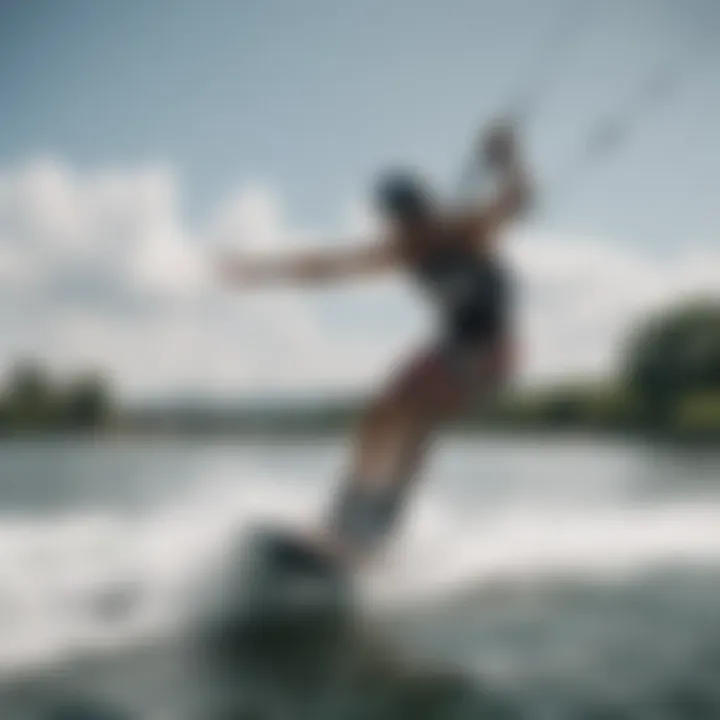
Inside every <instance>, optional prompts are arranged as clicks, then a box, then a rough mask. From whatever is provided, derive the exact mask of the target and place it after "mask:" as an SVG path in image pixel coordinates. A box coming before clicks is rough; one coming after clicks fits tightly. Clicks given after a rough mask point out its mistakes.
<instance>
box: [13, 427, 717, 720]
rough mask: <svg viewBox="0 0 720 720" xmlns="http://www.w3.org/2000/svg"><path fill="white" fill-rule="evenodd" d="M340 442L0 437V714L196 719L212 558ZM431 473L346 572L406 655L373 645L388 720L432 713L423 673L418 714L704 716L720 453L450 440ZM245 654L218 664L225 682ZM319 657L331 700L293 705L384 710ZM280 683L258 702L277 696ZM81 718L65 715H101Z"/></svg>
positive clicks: (298, 489)
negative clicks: (389, 658)
mask: <svg viewBox="0 0 720 720" xmlns="http://www.w3.org/2000/svg"><path fill="white" fill-rule="evenodd" d="M345 451H346V448H345V446H344V444H343V443H341V442H339V441H336V440H317V441H302V442H289V441H276V442H270V441H265V442H260V441H254V442H249V441H248V442H217V443H209V442H178V441H164V442H156V443H142V442H138V443H133V444H127V443H118V444H116V443H112V442H109V441H107V442H100V443H93V442H89V441H88V442H75V441H57V442H22V443H21V442H18V443H5V444H3V445H2V446H0V639H1V642H0V679H1V681H0V717H2V718H6V717H7V718H11V719H13V720H14V719H15V718H17V719H18V720H24V718H29V719H30V720H33V719H34V718H37V719H38V720H41V719H43V718H46V717H47V718H51V717H55V716H57V715H55V716H54V715H53V714H52V713H53V712H55V713H57V712H58V708H59V707H61V706H62V703H63V702H66V701H67V702H70V701H72V702H80V701H79V700H78V698H81V700H82V702H83V703H85V702H90V703H91V704H92V703H95V702H97V703H100V707H106V706H108V704H109V707H111V708H112V709H113V712H118V711H119V710H121V709H123V710H124V711H126V712H127V713H128V717H134V718H181V717H186V716H187V717H190V715H191V711H190V710H189V709H188V708H190V706H192V705H193V704H194V706H195V708H197V707H198V703H201V701H200V698H201V697H203V698H204V697H206V696H209V695H213V696H216V695H217V694H218V692H219V691H217V687H218V685H217V683H216V684H215V685H213V683H212V682H211V680H209V679H208V677H207V673H205V675H204V676H203V678H202V679H200V678H199V676H193V678H192V679H188V674H187V673H188V671H187V668H186V667H185V666H183V669H182V671H181V670H179V669H178V667H177V665H178V663H177V662H176V661H177V659H178V658H179V657H180V654H181V653H180V651H179V650H178V649H177V648H178V647H179V645H178V643H179V638H181V637H183V636H184V633H185V631H186V628H187V623H188V617H189V613H190V611H191V609H192V608H193V607H195V605H196V604H197V602H198V599H199V598H201V597H203V596H204V594H205V593H206V592H207V591H208V590H209V581H208V577H210V576H209V574H208V569H209V568H211V567H214V563H215V562H216V561H217V560H218V559H221V558H223V557H224V556H225V553H226V551H227V548H228V546H229V545H230V544H231V543H232V542H233V541H234V540H235V539H236V538H237V536H238V532H239V531H240V530H241V529H242V528H243V527H246V526H247V525H248V523H250V522H252V521H254V520H255V519H257V518H258V517H273V518H279V519H282V520H283V521H284V522H289V523H295V524H307V523H309V522H311V521H312V519H313V517H315V516H317V514H318V513H319V512H321V510H322V508H323V507H324V503H325V502H326V500H327V495H328V493H329V492H330V490H331V489H332V487H333V483H334V481H335V478H336V477H337V476H338V475H339V473H340V471H341V469H342V467H343V463H344V460H345ZM425 475H426V476H425V477H424V478H423V482H422V483H421V484H420V486H419V487H418V491H417V493H416V496H415V497H414V499H413V504H412V506H411V507H410V508H408V511H407V514H406V517H405V520H404V524H403V529H402V533H401V535H400V536H399V537H398V541H397V543H396V545H395V546H394V548H393V551H392V552H391V553H390V554H389V555H388V557H387V558H385V559H384V561H383V562H382V563H381V564H380V565H379V566H378V567H377V568H375V569H374V570H373V572H372V573H371V574H369V576H368V577H366V578H364V580H363V598H364V609H365V613H366V615H367V618H369V621H370V627H371V628H372V633H371V634H372V635H373V637H377V636H379V637H381V638H382V640H383V643H385V645H386V646H387V648H388V650H387V652H388V653H389V654H390V655H392V654H393V653H401V654H402V655H403V656H404V657H407V658H409V659H410V662H411V668H412V671H411V672H409V673H408V672H407V671H403V673H400V672H399V671H398V670H396V669H395V670H393V669H392V668H393V667H395V666H392V665H391V666H390V668H389V669H388V668H387V667H386V666H385V665H383V664H382V663H379V662H378V661H376V660H372V661H367V663H366V664H367V667H370V668H372V669H373V671H374V673H375V675H377V676H378V677H381V676H382V677H383V678H384V679H383V683H385V684H384V685H383V689H382V691H381V690H380V689H378V690H377V693H376V694H377V696H378V697H380V696H382V697H384V698H385V700H384V702H386V704H387V703H389V706H388V707H389V709H387V708H386V711H387V712H388V713H389V716H390V717H401V716H402V717H404V716H405V715H402V714H401V712H400V704H402V703H405V704H404V705H402V707H403V708H405V707H406V706H407V707H410V705H412V703H413V702H415V703H420V705H421V706H422V708H423V709H424V712H426V713H429V712H430V709H429V708H430V707H431V705H432V702H430V701H429V700H427V698H426V695H423V693H425V694H427V692H430V691H429V690H428V688H431V687H435V686H433V684H432V683H433V682H434V683H436V684H438V683H439V685H438V687H439V688H440V689H437V692H436V695H437V697H442V698H445V699H443V700H442V702H446V700H447V702H450V700H448V699H447V698H450V699H451V700H452V702H453V703H454V705H453V707H454V708H455V709H454V710H453V711H452V712H453V713H456V714H455V715H451V714H449V712H450V711H447V710H442V709H441V710H438V711H437V714H435V715H430V714H426V715H425V716H423V717H462V718H464V717H498V718H499V717H527V718H530V719H531V720H535V719H538V720H540V719H541V718H553V719H554V718H566V717H567V718H574V717H580V718H585V717H632V718H644V717H647V718H690V719H692V718H704V717H712V718H717V717H720V690H719V689H718V688H717V687H716V686H718V685H719V683H718V682H717V678H718V677H720V603H718V602H717V598H718V594H719V591H720V572H718V570H720V451H713V450H705V451H702V452H700V451H697V450H696V451H692V452H691V451H681V450H677V449H676V450H671V449H659V448H654V447H650V446H642V445H637V444H635V445H633V444H623V443H610V442H605V441H598V440H590V439H588V440H578V439H574V440H568V439H563V440H559V439H548V438H525V439H517V438H514V439H501V438H493V439H478V438H467V437H466V438H461V437H456V438H452V439H450V440H449V441H448V442H446V443H444V444H443V446H442V448H441V449H439V450H438V453H437V454H436V456H435V459H434V461H433V463H432V465H431V467H429V468H428V469H427V471H426V473H425ZM368 632H369V631H363V634H362V642H363V643H365V642H366V641H367V640H368V637H369V635H368ZM357 647H358V645H357V643H356V644H354V645H352V649H351V650H350V651H348V653H349V655H350V656H352V657H354V658H355V660H356V661H357V658H358V657H360V655H359V651H358V650H357ZM183 648H184V649H183V652H184V656H187V654H188V653H187V648H186V647H185V646H183ZM363 657H364V656H363ZM338 658H339V656H338V655H336V656H334V661H333V663H332V668H331V673H330V674H331V676H332V677H333V678H335V677H336V675H335V674H333V673H336V671H337V666H338V662H337V661H338ZM303 662H304V664H305V666H306V667H305V668H304V669H305V670H307V666H308V665H312V663H309V662H308V660H307V658H305V660H304V661H303ZM318 662H319V661H318ZM357 662H358V663H359V662H360V661H357ZM363 662H366V661H364V660H363ZM356 664H357V663H356ZM315 667H316V668H319V667H320V665H315ZM381 667H382V668H384V669H383V670H382V671H381V670H380V668H381ZM421 668H431V670H427V672H430V673H431V674H430V675H429V677H430V678H433V680H432V681H430V680H428V676H427V674H426V675H423V674H422V673H423V672H425V670H422V671H421ZM440 669H442V670H443V672H444V673H446V676H447V678H449V679H444V680H440V679H439V678H440V677H441V676H440V675H439V674H438V673H439V672H440ZM246 670H247V665H244V666H243V669H242V670H241V669H240V666H236V667H235V668H234V670H233V671H232V672H231V675H232V678H231V680H232V682H231V683H230V686H231V687H232V693H231V694H232V695H233V696H235V695H238V696H239V695H240V694H242V692H246V691H241V690H239V689H238V688H239V684H240V679H241V677H240V676H241V675H242V674H243V673H246ZM223 672H226V673H227V671H226V670H225V671H223ZM353 672H355V671H353ZM358 672H359V671H358ZM182 673H184V674H182ZM323 673H324V677H325V680H326V683H325V685H326V686H330V688H331V690H332V691H333V692H332V693H331V695H333V697H335V698H336V701H334V702H336V704H335V705H334V706H333V707H334V710H332V711H330V710H328V709H327V707H328V706H327V702H326V703H325V705H324V706H323V707H324V708H325V709H319V708H320V705H318V704H317V702H316V704H315V705H313V706H312V708H311V709H308V708H310V706H308V707H307V708H306V709H305V710H304V711H303V712H305V713H306V714H305V715H303V717H318V718H320V717H333V718H334V717H337V718H342V717H345V716H347V717H351V715H350V714H347V713H349V712H350V710H347V708H348V707H351V708H352V710H353V711H354V712H357V713H359V714H358V715H357V717H381V716H382V714H381V711H380V710H378V709H377V708H376V709H375V710H373V711H371V710H367V713H366V715H362V712H363V711H362V708H361V705H362V703H364V702H367V701H369V700H368V699H369V698H371V697H372V696H373V693H372V692H368V691H367V688H366V689H365V690H364V691H363V693H362V702H361V701H360V700H358V699H357V698H355V699H354V700H352V702H351V700H350V698H353V697H355V696H353V695H352V688H351V687H350V685H348V684H347V683H346V685H344V686H343V688H344V689H341V688H340V685H339V684H338V683H339V681H338V682H335V680H333V682H329V681H327V678H328V677H330V675H328V673H327V672H325V671H323ZM323 673H318V674H321V675H322V674H323ZM355 675H357V672H356V673H355ZM355 675H353V673H350V674H349V675H346V676H344V677H346V679H347V677H355ZM446 676H442V677H446ZM288 677H289V676H287V675H283V676H282V677H280V676H277V677H275V679H274V682H275V685H274V687H271V688H270V690H268V691H267V693H268V696H279V695H283V694H285V695H287V697H290V695H291V690H290V689H289V684H288V682H285V681H288ZM337 677H339V675H338V676H337ZM421 677H422V680H421V679H420V678H421ZM468 678H469V679H468ZM316 681H317V678H316ZM282 682H285V685H282ZM304 682H305V685H307V684H308V683H309V682H310V681H309V680H306V681H304ZM348 682H349V681H348ZM378 682H379V681H378ZM468 682H469V683H470V686H468V685H467V683H468ZM408 683H409V685H408ZM443 683H445V684H443ZM447 683H450V684H449V685H448V684H447ZM211 687H212V688H213V689H212V690H210V688H211ZM373 687H375V686H373ZM378 687H379V686H378ZM388 687H390V688H391V690H392V692H390V690H388ZM468 687H471V688H472V693H471V696H472V698H474V699H473V700H470V701H467V702H469V703H470V705H469V706H467V703H466V705H463V708H465V709H458V708H459V707H460V705H461V704H462V703H461V699H462V698H467V696H468V692H469V691H468ZM325 691H327V687H326V688H325ZM223 692H225V693H227V684H226V686H225V690H223ZM388 692H390V695H388ZM433 692H435V690H433ZM333 693H334V694H333ZM393 693H394V694H393ZM443 693H444V694H443ZM473 693H475V694H473ZM325 695H327V692H325ZM324 697H325V696H324ZM338 697H339V698H341V699H342V698H344V702H345V705H344V706H343V707H345V709H344V710H340V709H338V708H339V707H340V705H337V702H340V701H339V700H337V698H338ZM388 697H392V698H394V699H391V700H388ZM399 697H402V700H400V699H398V698H399ZM437 697H436V696H435V695H433V698H435V699H434V700H433V702H436V701H437V702H441V701H440V700H437ZM68 698H69V700H68ZM421 698H425V699H424V700H422V701H421ZM202 702H205V700H203V701H202ZM293 702H296V701H295V700H293ZM297 702H299V700H298V701H297ZM462 702H466V701H465V700H462ZM408 703H409V705H408ZM478 703H481V704H480V705H478ZM321 704H322V703H321ZM290 705H291V707H295V711H294V712H293V711H291V715H290V717H301V715H300V714H299V712H300V711H299V709H298V708H299V706H298V705H297V704H295V705H294V706H293V705H292V703H290ZM341 705H342V703H341ZM209 707H210V705H209V704H208V705H205V709H204V710H202V709H201V710H197V709H195V710H193V711H192V712H194V713H195V715H193V717H206V718H211V717H213V714H212V711H211V710H209V709H208V708H209ZM468 707H469V709H467V708H468ZM479 708H481V709H482V710H481V711H480V710H479ZM258 712H259V711H258ZM283 712H285V711H283ZM403 712H405V710H403ZM480 712H481V714H479V713H480ZM98 713H99V714H96V715H92V716H91V715H88V714H87V713H86V714H85V715H72V717H98V718H102V717H105V718H111V717H113V715H112V714H108V713H109V711H106V710H104V709H103V710H98ZM406 715H407V716H412V717H420V715H418V710H417V709H415V710H413V711H411V710H407V713H406ZM220 716H221V713H219V712H218V713H217V717H220ZM231 716H232V717H241V715H239V714H235V715H227V714H225V715H222V717H231ZM261 716H262V715H260V714H258V715H253V716H252V717H261ZM57 717H60V716H57ZM67 717H71V715H67ZM242 717H246V716H244V715H243V716H242ZM247 717H250V716H247ZM267 717H270V716H269V715H268V716H267Z"/></svg>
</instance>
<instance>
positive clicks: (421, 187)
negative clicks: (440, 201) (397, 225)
mask: <svg viewBox="0 0 720 720" xmlns="http://www.w3.org/2000/svg"><path fill="white" fill-rule="evenodd" d="M375 202H376V206H377V207H378V209H379V211H380V212H381V213H382V214H383V215H385V216H388V217H391V218H396V219H400V220H407V219H415V218H418V217H422V216H423V215H426V214H427V213H428V212H429V211H430V209H431V208H432V206H433V204H434V201H433V197H432V193H431V192H430V190H429V188H428V187H427V186H426V184H425V183H424V181H423V180H422V179H421V178H420V177H419V176H418V175H417V174H415V173H412V172H407V171H391V172H388V173H385V174H384V175H383V176H382V177H381V178H380V181H379V182H378V184H377V187H376V190H375Z"/></svg>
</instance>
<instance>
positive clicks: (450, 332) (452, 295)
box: [414, 246, 511, 346]
mask: <svg viewBox="0 0 720 720" xmlns="http://www.w3.org/2000/svg"><path fill="white" fill-rule="evenodd" d="M414 274H415V276H416V278H417V280H418V282H419V284H420V285H421V287H422V288H423V289H424V290H425V292H426V293H427V294H428V295H429V296H430V298H431V301H432V302H433V304H434V305H435V306H436V308H437V310H438V312H439V314H440V321H441V324H442V327H441V334H442V336H443V339H444V340H446V341H448V342H450V343H452V344H453V345H460V346H464V345H476V344H478V343H482V342H487V341H491V340H494V339H496V338H498V337H499V336H500V335H502V334H503V332H504V331H505V329H506V327H507V323H508V319H509V318H508V315H509V304H510V290H511V288H510V282H509V277H508V274H507V272H506V269H505V267H504V266H503V264H502V263H501V262H500V261H499V260H496V259H491V258H487V257H481V256H480V255H479V254H478V253H477V252H475V251H474V250H473V249H472V248H462V247H457V246H446V247H439V248H437V249H436V250H434V251H433V252H432V253H431V254H430V255H429V256H428V257H426V258H424V259H423V261H422V262H418V263H415V265H414Z"/></svg>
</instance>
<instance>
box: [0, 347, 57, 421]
mask: <svg viewBox="0 0 720 720" xmlns="http://www.w3.org/2000/svg"><path fill="white" fill-rule="evenodd" d="M2 405H3V413H2V414H3V420H4V423H5V426H6V428H7V429H9V430H11V431H13V430H47V429H50V428H51V427H52V426H53V424H54V423H55V421H56V418H57V411H58V406H57V397H56V393H55V390H54V388H53V386H52V383H51V381H50V377H49V375H48V374H47V372H46V371H45V368H44V367H42V365H40V364H39V363H36V362H34V361H30V360H23V361H20V362H18V363H17V364H16V365H15V367H14V368H13V369H12V370H11V372H10V375H9V378H8V381H7V384H6V387H5V391H4V393H3V403H2Z"/></svg>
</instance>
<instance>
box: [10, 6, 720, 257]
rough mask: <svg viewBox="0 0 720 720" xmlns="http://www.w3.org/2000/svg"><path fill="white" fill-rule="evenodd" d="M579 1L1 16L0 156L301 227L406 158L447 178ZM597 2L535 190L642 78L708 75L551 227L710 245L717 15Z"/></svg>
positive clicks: (564, 71) (538, 151) (190, 207)
mask: <svg viewBox="0 0 720 720" xmlns="http://www.w3.org/2000/svg"><path fill="white" fill-rule="evenodd" d="M578 4H587V0H576V2H575V3H573V2H572V1H570V2H569V1H568V0H541V1H538V0H510V1H509V2H507V1H504V2H501V1H500V0H482V1H481V0H448V1H445V0H443V2H439V1H437V0H433V1H432V2H429V1H428V0H390V1H388V0H362V1H360V2H341V3H338V2H334V1H333V0H309V1H308V2H303V3H298V2H294V1H293V0H269V1H265V2H251V1H248V0H245V1H237V0H232V1H228V0H212V1H211V2H203V3H201V2H197V0H150V1H149V2H148V1H146V0H128V1H126V2H117V3H103V4H99V3H96V2H93V1H92V0H68V1H67V2H63V3H57V2H53V1H52V0H39V1H38V2H33V3H21V2H3V3H2V4H1V7H2V14H1V15H0V24H1V26H2V30H1V31H0V32H2V43H0V96H1V97H2V98H4V100H3V103H2V104H3V111H2V114H1V115H0V162H7V161H10V160H17V159H23V158H24V157H26V156H28V155H33V154H38V153H46V154H54V155H57V156H59V157H62V158H63V159H66V160H68V161H70V162H73V163H76V164H78V165H80V166H90V167H97V166H108V165H110V166H130V165H133V164H139V163H145V162H148V161H155V162H165V163H169V164H171V165H172V166H174V167H176V168H177V169H178V171H179V172H180V173H181V175H182V178H183V187H184V197H183V201H184V203H185V206H186V208H187V211H188V213H190V214H191V217H197V216H202V214H203V213H206V212H207V211H208V209H209V207H210V206H211V205H212V204H213V203H214V202H215V201H216V199H217V198H218V197H219V196H220V195H222V194H223V193H224V192H226V191H227V190H228V189H229V188H230V187H232V186H234V185H235V184H237V183H238V182H241V181H244V180H248V179H252V180H257V179H260V180H263V181H265V182H268V183H270V184H272V185H273V186H274V187H276V188H277V190H278V191H279V192H281V193H282V197H283V201H284V203H285V204H286V207H287V208H288V209H289V212H290V213H291V216H292V217H293V218H296V219H297V221H298V222H300V223H311V224H313V225H320V226H328V225H331V224H332V223H333V222H334V221H336V220H337V214H338V208H339V207H341V206H342V204H343V203H344V202H347V198H348V197H351V196H357V195H360V194H361V193H364V192H365V191H366V185H367V184H368V183H369V182H370V180H371V178H372V176H373V173H374V172H375V171H376V170H377V169H378V168H381V167H383V166H384V165H385V164H387V163H392V162H393V161H396V160H399V161H412V162H414V163H417V164H418V165H419V166H421V167H422V168H424V169H426V171H427V172H428V174H430V175H431V176H432V177H433V178H434V179H435V180H436V181H437V182H438V183H444V184H448V183H449V182H450V181H451V179H452V177H453V173H454V171H455V168H456V167H457V164H458V162H459V159H460V157H461V156H462V153H463V152H464V148H465V147H466V142H467V139H468V137H469V134H470V133H471V132H472V130H473V128H474V127H475V126H476V124H477V123H478V122H479V121H481V120H482V119H483V118H485V117H488V116H489V114H490V113H492V112H493V111H494V110H495V108H497V107H501V106H502V105H503V104H504V103H505V101H506V99H507V98H508V97H509V96H510V95H512V94H513V93H514V92H515V89H516V88H518V87H520V86H521V85H523V84H524V83H525V82H527V81H528V78H530V77H532V73H533V72H534V69H533V67H532V66H534V65H535V64H536V63H538V61H543V60H544V59H545V57H546V56H545V55H544V54H543V51H542V50H541V49H540V46H541V45H542V44H543V43H544V42H545V41H546V39H547V38H550V37H552V36H553V33H554V32H556V31H557V28H558V27H559V26H560V23H561V22H562V18H563V17H564V16H565V15H566V14H567V12H568V8H570V7H572V6H573V5H578ZM588 7H589V9H588V11H587V20H586V22H585V23H584V24H581V25H580V27H579V32H578V33H577V36H576V39H575V41H574V43H571V44H570V45H569V46H568V48H567V51H566V52H565V53H564V59H563V62H562V65H563V67H562V68H561V69H559V70H558V72H556V73H555V74H554V78H553V80H552V82H550V83H548V87H547V93H546V98H545V100H544V102H543V105H542V112H541V113H540V114H539V116H538V117H537V118H536V120H535V122H534V123H533V125H532V132H531V134H530V136H529V138H528V144H529V147H530V151H531V153H532V156H533V158H535V160H536V163H537V166H538V172H539V174H541V175H550V176H552V175H553V173H554V172H556V170H557V168H564V167H566V166H567V165H568V163H570V162H571V159H572V158H573V157H574V154H575V153H576V152H577V151H578V147H579V146H580V145H581V144H582V143H583V142H584V140H585V139H586V137H587V134H588V131H589V128H590V127H592V126H593V125H594V124H595V123H596V122H597V121H598V119H599V118H600V117H602V116H605V115H607V114H608V113H612V112H613V111H614V109H615V108H616V107H617V106H618V105H620V106H622V105H625V104H626V103H627V97H628V96H629V95H630V94H631V93H632V90H633V88H635V87H637V86H638V83H639V82H641V81H642V78H643V77H645V76H646V75H647V73H648V72H651V71H653V70H654V69H656V68H658V67H661V66H663V65H664V64H665V63H668V62H671V63H673V62H674V59H675V58H677V59H678V61H679V62H691V63H693V62H694V63H696V66H695V67H694V68H693V69H692V70H691V71H690V72H689V73H688V75H687V77H686V79H685V80H683V82H682V83H680V86H679V87H678V88H677V89H676V91H675V92H674V93H673V95H672V96H671V98H670V100H669V102H668V103H666V104H665V105H663V106H662V107H661V108H659V109H658V111H657V113H655V114H653V116H651V117H649V118H645V119H644V121H643V122H642V124H641V125H640V127H639V128H638V131H637V134H636V135H634V136H632V137H631V138H629V139H628V142H627V145H626V146H624V147H623V148H622V150H621V151H619V152H618V153H617V155H616V156H614V157H612V158H608V159H607V160H606V161H605V162H603V163H600V164H599V165H596V166H593V167H588V168H586V169H585V171H584V173H582V174H581V179H582V182H579V183H578V186H577V187H575V188H574V189H573V191H572V192H569V193H564V194H563V195H562V196H561V197H559V198H558V200H557V204H556V205H553V208H552V209H553V215H552V223H553V224H554V225H555V226H562V227H565V228H569V229H574V230H580V231H583V232H592V231H597V232H600V233H602V234H612V235H619V236H627V237H633V238H635V239H637V240H638V241H645V242H648V243H661V242H662V243H665V242H670V241H672V240H673V239H674V238H675V239H677V240H678V241H679V240H681V239H682V236H684V235H685V234H686V232H687V231H688V230H689V232H691V233H693V234H703V233H709V232H711V231H714V229H715V228H716V227H717V224H718V221H719V220H720V217H719V215H718V213H719V212H720V211H718V210H717V203H716V202H715V200H714V193H712V192H711V191H709V189H708V184H709V182H710V181H712V179H713V177H714V173H715V159H716V157H717V127H718V121H719V120H720V45H718V44H717V43H714V47H713V43H712V42H711V38H712V36H713V33H714V35H715V37H717V35H718V33H720V7H719V6H718V4H717V3H716V2H714V1H713V0H685V1H683V2H673V1H672V0H627V1H625V0H610V1H609V2H605V3H596V2H595V3H592V2H591V3H590V4H589V5H588ZM703 46H704V49H703V52H704V54H705V57H704V59H702V60H700V48H701V47H703ZM713 151H715V152H713ZM578 179H580V178H578ZM574 184H575V183H574Z"/></svg>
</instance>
